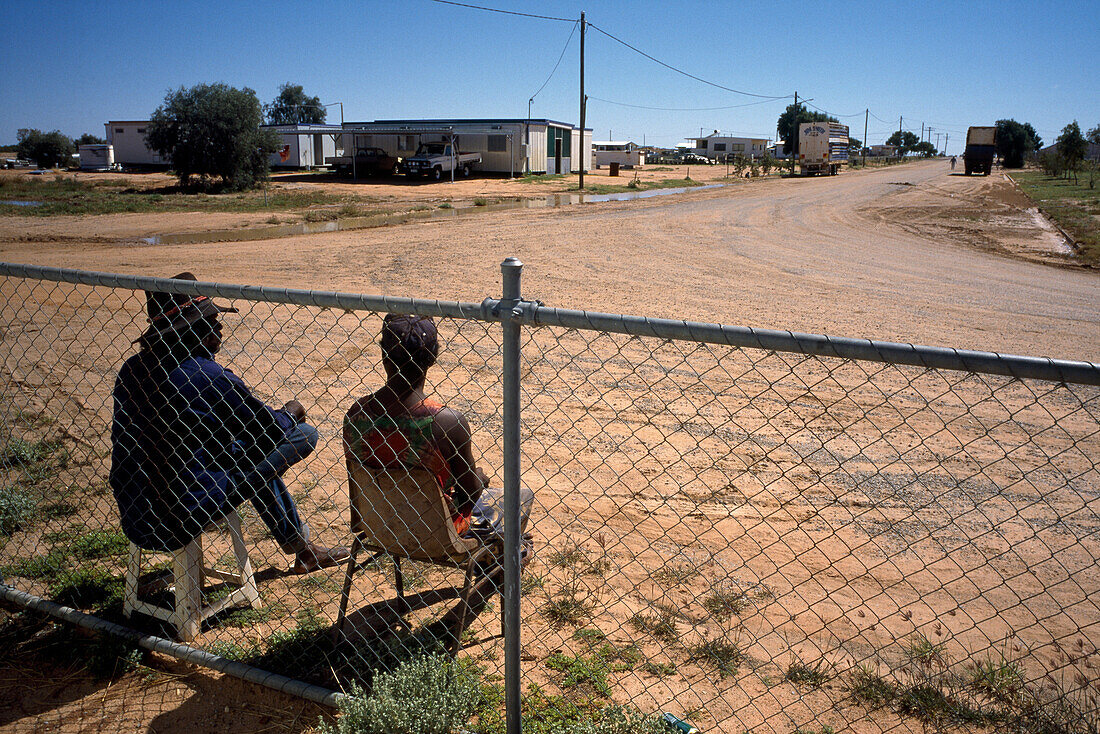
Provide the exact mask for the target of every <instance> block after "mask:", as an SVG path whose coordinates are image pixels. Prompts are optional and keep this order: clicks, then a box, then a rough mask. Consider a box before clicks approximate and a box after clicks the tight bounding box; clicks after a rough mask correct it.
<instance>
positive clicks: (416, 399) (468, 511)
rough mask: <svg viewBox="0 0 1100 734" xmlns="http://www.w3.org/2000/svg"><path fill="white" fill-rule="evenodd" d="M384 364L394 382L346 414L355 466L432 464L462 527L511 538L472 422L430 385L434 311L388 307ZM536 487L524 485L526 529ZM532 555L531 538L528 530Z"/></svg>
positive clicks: (462, 531)
mask: <svg viewBox="0 0 1100 734" xmlns="http://www.w3.org/2000/svg"><path fill="white" fill-rule="evenodd" d="M381 347H382V367H383V369H384V370H385V372H386V384H385V385H383V386H382V387H381V388H380V389H379V390H378V391H377V392H374V393H372V394H370V395H367V396H366V397H363V398H360V399H359V400H357V401H356V402H355V404H353V405H352V406H351V408H350V409H349V410H348V412H347V415H346V416H345V418H344V452H345V456H346V458H347V461H348V465H349V467H350V466H351V464H352V462H359V463H361V464H363V465H365V466H368V467H371V468H373V469H385V470H391V471H392V470H394V469H398V470H405V469H410V468H419V469H424V470H427V471H428V472H430V473H431V474H433V475H434V476H435V478H436V480H437V481H438V482H439V486H440V489H441V490H442V491H443V494H444V495H445V496H446V497H447V499H448V501H449V503H450V509H451V517H452V519H453V521H454V525H455V530H456V531H457V533H458V534H459V535H460V536H461V535H466V534H473V535H478V536H480V537H482V538H483V539H485V540H487V541H503V535H504V526H503V508H504V491H503V490H502V489H497V488H492V487H489V479H488V477H487V476H486V475H485V472H484V471H483V470H482V469H481V468H480V467H478V466H476V465H475V463H474V457H473V450H472V445H471V431H470V424H469V422H468V421H467V420H466V417H465V416H464V415H463V414H462V413H461V412H459V411H457V410H454V409H453V408H448V407H446V406H444V405H443V404H442V403H440V402H438V401H436V400H433V399H431V398H429V397H428V395H427V394H426V393H425V391H424V385H425V382H426V379H427V373H428V369H429V368H431V366H432V365H434V364H435V361H436V358H437V357H438V355H439V335H438V332H437V330H436V326H435V322H434V321H432V319H431V318H430V317H421V316H410V315H405V314H388V315H387V316H386V317H385V319H384V321H383V324H382V338H381ZM533 501H534V494H533V493H532V492H531V491H530V490H529V489H527V488H521V495H520V506H521V509H520V512H521V530H522V527H525V526H526V523H527V518H528V516H529V515H530V512H531V505H532V504H533ZM523 545H524V553H523V556H524V558H525V559H526V557H527V555H528V552H529V550H530V538H529V537H525V538H524V544H523Z"/></svg>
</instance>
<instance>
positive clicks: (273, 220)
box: [264, 214, 283, 224]
mask: <svg viewBox="0 0 1100 734" xmlns="http://www.w3.org/2000/svg"><path fill="white" fill-rule="evenodd" d="M282 221H283V220H281V219H279V218H278V217H277V216H275V215H274V214H272V215H271V216H270V217H268V218H267V219H265V220H264V222H265V223H266V224H281V223H282Z"/></svg>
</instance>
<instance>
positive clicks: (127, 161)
mask: <svg viewBox="0 0 1100 734" xmlns="http://www.w3.org/2000/svg"><path fill="white" fill-rule="evenodd" d="M148 125H149V121H148V120H141V121H128V122H117V121H116V122H108V123H105V127H106V128H107V142H108V143H110V144H111V145H112V146H113V147H114V151H115V163H118V164H120V165H123V166H167V165H169V161H167V160H166V159H164V158H161V157H160V156H159V155H158V154H157V153H155V152H153V150H152V149H151V148H150V147H149V146H148V145H147V144H146V142H145V130H146V128H147V127H148Z"/></svg>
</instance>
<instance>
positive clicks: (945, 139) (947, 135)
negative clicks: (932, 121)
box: [943, 133, 951, 153]
mask: <svg viewBox="0 0 1100 734" xmlns="http://www.w3.org/2000/svg"><path fill="white" fill-rule="evenodd" d="M949 142H951V133H944V134H943V152H944V153H947V144H948V143H949Z"/></svg>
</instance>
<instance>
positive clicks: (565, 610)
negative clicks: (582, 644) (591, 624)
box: [542, 589, 592, 627]
mask: <svg viewBox="0 0 1100 734" xmlns="http://www.w3.org/2000/svg"><path fill="white" fill-rule="evenodd" d="M542 613H543V614H544V615H545V616H546V619H547V621H548V622H550V624H552V625H554V626H555V627H561V626H563V625H567V624H580V623H581V622H583V621H584V620H585V619H587V618H588V616H589V615H590V614H591V613H592V605H591V604H590V603H589V602H588V601H587V600H585V599H582V598H581V597H580V596H579V595H578V594H577V591H576V590H575V589H563V590H561V591H559V592H558V594H557V595H556V596H553V597H551V598H550V600H549V601H547V602H546V606H545V607H543V611H542Z"/></svg>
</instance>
